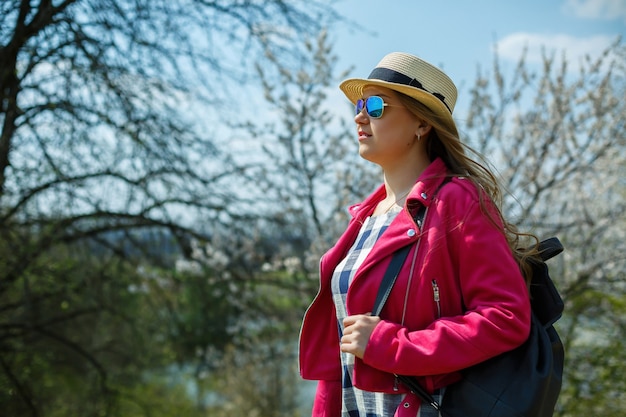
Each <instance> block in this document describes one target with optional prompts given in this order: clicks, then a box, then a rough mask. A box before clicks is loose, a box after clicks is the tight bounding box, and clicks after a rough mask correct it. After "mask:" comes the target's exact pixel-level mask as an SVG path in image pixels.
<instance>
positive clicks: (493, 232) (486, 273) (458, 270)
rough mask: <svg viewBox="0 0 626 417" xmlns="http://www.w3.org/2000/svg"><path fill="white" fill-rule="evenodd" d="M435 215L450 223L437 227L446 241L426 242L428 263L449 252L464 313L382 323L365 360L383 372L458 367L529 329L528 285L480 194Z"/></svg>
mask: <svg viewBox="0 0 626 417" xmlns="http://www.w3.org/2000/svg"><path fill="white" fill-rule="evenodd" d="M444 188H445V187H444ZM487 204H489V203H487ZM488 207H489V206H488ZM491 209H492V210H495V208H493V206H491ZM461 213H462V214H461ZM494 213H495V211H494ZM432 217H433V218H435V219H431V220H435V221H436V220H437V217H438V218H439V221H440V222H439V223H436V224H439V225H443V224H446V227H443V229H445V230H444V231H440V233H445V236H444V237H443V238H442V239H445V241H446V243H445V244H444V245H441V244H440V245H438V246H436V245H432V244H431V242H426V243H425V247H426V248H428V255H426V258H424V262H429V261H431V262H435V261H438V260H440V259H445V258H448V259H447V262H449V263H450V265H452V267H451V268H450V269H449V271H450V275H452V276H448V277H445V282H446V283H447V286H446V290H447V291H454V292H456V293H457V294H456V295H455V297H457V298H458V301H457V305H458V306H459V307H458V310H459V311H458V312H457V314H455V315H447V316H445V315H443V316H442V317H441V318H439V319H436V320H435V321H434V322H432V323H431V324H430V325H429V326H427V327H426V328H424V329H421V330H416V331H409V330H408V329H407V328H406V327H403V326H402V325H400V324H397V323H392V322H389V321H385V320H383V321H381V322H380V323H379V324H378V325H377V326H376V328H375V329H374V332H373V333H372V335H371V337H370V341H369V342H368V345H367V348H366V351H365V356H364V358H363V360H364V362H365V363H366V364H367V365H369V366H372V367H374V368H377V369H380V370H382V371H385V372H391V373H395V374H405V375H416V376H427V375H439V374H445V373H450V372H455V371H458V370H460V369H463V368H466V367H468V366H471V365H474V364H476V363H478V362H481V361H484V360H486V359H488V358H490V357H493V356H496V355H498V354H500V353H502V352H505V351H507V350H511V349H513V348H515V347H517V346H519V345H520V344H521V343H523V342H524V340H526V338H527V337H528V334H529V330H530V301H529V298H528V292H527V289H526V284H525V282H524V279H523V278H522V275H521V272H520V270H519V267H518V265H517V262H516V261H515V259H514V257H513V255H512V253H511V251H510V249H509V246H508V244H507V242H506V238H505V236H504V234H503V233H502V230H501V227H500V226H499V225H496V224H494V222H493V221H491V220H490V219H489V218H488V217H487V216H486V215H485V213H483V211H482V209H481V207H480V203H479V202H478V200H477V199H475V198H465V199H463V198H449V199H448V203H446V204H441V205H440V206H439V207H437V208H436V212H435V213H433V215H432ZM441 219H447V220H446V221H447V223H444V221H443V220H441ZM451 219H452V221H450V220H451ZM496 219H497V217H496ZM427 222H428V219H427ZM431 224H432V223H431ZM426 226H427V227H428V223H427V225H426ZM439 237H441V236H439ZM429 238H430V237H429ZM435 246H436V247H435ZM433 248H434V249H433ZM420 250H422V248H420ZM431 251H432V253H431ZM437 251H444V252H445V253H444V254H437V253H436V252H437ZM420 279H429V278H428V277H420ZM459 293H460V294H459ZM461 306H462V307H461ZM420 308H426V306H424V307H420ZM444 314H445V313H444Z"/></svg>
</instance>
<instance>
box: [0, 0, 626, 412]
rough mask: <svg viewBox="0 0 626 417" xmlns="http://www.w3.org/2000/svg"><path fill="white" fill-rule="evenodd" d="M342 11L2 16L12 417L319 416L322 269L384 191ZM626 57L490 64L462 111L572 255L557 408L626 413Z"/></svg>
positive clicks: (0, 390)
mask: <svg viewBox="0 0 626 417" xmlns="http://www.w3.org/2000/svg"><path fill="white" fill-rule="evenodd" d="M338 19H340V17H339V16H336V15H335V14H334V12H333V10H332V8H331V7H330V2H325V1H319V2H318V1H314V2H311V1H306V2H305V1H299V0H297V1H290V2H283V1H279V0H276V1H274V0H270V1H255V0H249V1H242V2H227V1H199V0H197V1H187V2H171V1H162V0H153V1H126V0H107V1H88V0H82V1H81V0H77V1H41V2H38V3H37V2H29V1H18V0H12V1H11V0H9V1H5V2H2V3H1V5H0V96H1V100H0V106H1V107H0V109H1V111H0V122H1V126H2V128H1V129H2V130H1V134H0V410H2V414H3V415H7V416H42V417H43V416H45V417H49V416H53V417H55V416H81V417H82V416H146V415H151V416H173V415H177V416H178V415H185V416H208V415H211V416H222V415H223V416H226V415H232V414H233V413H237V414H241V415H252V416H254V415H257V416H270V417H271V416H296V415H306V413H307V412H308V409H309V407H310V401H311V399H310V398H309V396H307V391H306V389H303V387H305V388H307V387H308V386H307V385H302V384H300V381H299V377H298V375H297V361H296V339H297V334H298V326H299V324H300V319H301V317H302V313H303V311H304V309H305V308H306V306H307V305H308V303H309V302H310V300H311V299H312V297H313V296H314V294H315V291H316V288H317V276H316V273H317V261H318V259H319V256H320V255H321V254H322V253H323V251H324V250H325V249H326V248H327V247H328V246H329V245H331V244H332V242H333V240H334V239H335V238H336V236H337V235H338V233H340V231H341V230H342V228H343V226H344V225H345V222H346V219H347V218H346V212H345V207H346V206H347V205H348V204H350V203H353V202H355V201H358V199H360V198H361V197H363V196H364V195H366V194H368V193H369V192H370V191H371V190H372V189H373V188H374V187H375V185H377V183H378V181H379V175H378V172H377V171H376V169H375V168H374V167H372V166H370V165H367V164H365V163H364V162H363V161H361V160H360V159H359V158H358V155H357V154H356V147H355V145H354V140H353V139H354V138H353V135H354V134H353V122H352V119H351V117H350V115H351V110H350V107H349V106H348V104H346V107H345V111H344V109H342V108H337V106H336V105H335V104H333V103H334V101H333V99H332V97H331V96H330V94H334V92H335V91H336V85H337V84H338V82H339V80H341V79H343V78H344V77H345V76H346V75H347V72H348V71H349V70H348V71H347V70H345V69H338V68H337V60H336V57H335V56H334V54H333V51H332V39H331V36H330V34H331V33H332V32H331V31H327V30H326V28H332V25H333V23H334V22H336V21H337V20H338ZM624 58H626V51H625V48H624V45H623V44H621V43H620V42H619V41H617V42H616V43H615V45H614V46H613V47H612V48H610V49H609V50H607V51H606V52H605V54H604V55H603V56H602V57H600V58H599V59H598V60H596V61H592V60H589V61H587V62H585V63H583V65H582V67H581V70H580V71H577V72H576V71H572V70H571V68H568V67H567V63H564V64H558V62H559V60H557V59H555V57H554V56H552V55H550V54H548V53H547V54H546V56H545V57H544V66H543V67H541V68H531V66H530V65H528V64H527V63H526V62H525V59H524V57H523V56H522V57H520V61H519V65H518V66H517V68H516V70H515V71H513V72H512V73H508V72H505V71H503V70H502V69H501V68H500V65H499V62H498V58H497V56H496V57H495V59H494V64H493V66H492V67H490V68H489V69H488V70H483V69H479V71H478V74H477V78H476V81H475V83H474V85H473V87H472V88H471V89H470V94H471V97H472V103H471V105H470V110H469V113H468V114H467V116H466V118H464V120H459V123H460V128H461V131H462V132H463V135H464V138H465V139H467V141H468V142H469V143H470V145H472V146H473V147H474V148H476V149H478V150H479V151H480V152H482V153H483V154H485V155H486V156H487V158H488V159H489V160H491V161H492V162H493V164H494V165H495V167H496V168H497V169H498V170H499V172H500V173H501V176H502V181H503V183H504V184H505V185H506V186H507V188H508V189H509V191H510V193H511V194H510V196H508V197H507V198H506V199H505V201H504V207H505V211H506V212H507V213H508V214H509V215H510V216H512V217H513V218H514V219H515V220H516V221H517V223H518V224H520V227H522V228H523V229H527V230H530V231H533V232H535V233H536V234H538V235H539V236H541V237H548V236H552V235H556V236H558V237H559V238H560V239H561V240H562V242H563V243H564V245H565V247H566V252H565V255H564V256H561V257H559V258H558V259H555V260H554V261H551V262H552V263H551V270H552V275H553V277H554V279H555V281H556V284H557V286H558V287H559V289H560V291H561V292H562V294H563V296H564V298H565V299H566V303H567V304H566V313H565V316H564V318H563V319H562V320H561V321H560V322H559V323H558V328H559V330H560V332H561V335H562V336H563V339H564V341H565V343H566V348H567V363H566V375H565V384H564V389H563V394H562V396H561V400H560V402H559V405H558V410H557V415H560V416H583V415H587V414H588V413H589V411H590V410H593V412H594V413H602V414H603V415H607V416H618V415H619V416H621V415H622V414H623V412H624V411H625V410H626V398H625V397H624V392H626V386H624V384H625V383H624V382H622V379H623V378H621V377H620V376H621V375H622V374H623V373H624V371H625V369H624V363H626V361H625V359H626V357H625V355H626V354H624V352H625V351H626V349H624V340H626V337H625V336H626V334H625V331H626V329H625V322H624V317H625V315H624V313H625V309H626V304H625V303H626V296H625V291H626V276H625V275H624V271H625V270H626V265H625V262H626V258H625V257H624V255H623V253H624V250H625V249H626V248H625V247H624V246H625V243H624V242H625V238H626V236H624V235H625V234H626V218H625V216H626V215H625V214H624V213H625V210H624V203H625V197H626V190H625V185H626V184H625V182H626V175H625V169H626V168H625V167H626V160H625V159H626V139H625V138H626V135H625V120H626V117H625V115H626V109H625V108H624V100H623V97H624V96H625V93H626V88H625V86H626V84H625V81H626V80H625V78H624V76H625V74H626V68H625V64H624V62H626V60H625V59H624ZM242 98H243V99H242ZM242 103H243V105H241V104H242Z"/></svg>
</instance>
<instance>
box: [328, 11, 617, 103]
mask: <svg viewBox="0 0 626 417" xmlns="http://www.w3.org/2000/svg"><path fill="white" fill-rule="evenodd" d="M336 8H337V10H338V11H339V12H340V13H341V14H342V15H343V16H345V17H346V18H347V19H350V20H351V21H352V23H346V24H343V25H341V26H340V27H339V28H338V29H339V30H335V31H333V35H332V36H333V37H334V48H335V49H334V52H335V53H336V54H337V55H338V57H339V66H338V69H347V68H350V67H354V70H353V71H352V72H351V73H350V76H354V77H363V78H366V77H367V76H368V74H369V72H370V71H371V70H372V69H373V68H374V67H375V66H376V64H377V63H378V62H379V61H380V60H381V59H382V57H383V56H384V55H386V54H387V53H389V52H408V53H411V54H414V55H417V56H419V57H421V58H423V59H425V60H426V61H429V62H430V63H432V64H434V65H437V66H439V67H440V68H442V69H443V70H444V71H445V72H446V73H447V74H448V75H449V76H450V77H451V78H452V80H454V82H455V83H456V85H457V88H458V89H459V100H458V104H457V111H455V115H456V113H457V112H463V111H464V110H463V107H466V106H467V103H468V100H469V98H468V94H467V90H468V89H469V88H470V87H471V86H472V85H473V82H474V80H475V77H476V74H477V68H478V67H479V66H480V68H481V69H482V70H483V71H490V70H491V66H492V64H493V59H494V47H496V45H497V50H498V55H499V57H500V59H501V63H502V64H503V65H502V67H503V69H504V70H506V68H507V66H509V67H510V68H513V67H514V65H515V63H517V61H518V60H519V58H520V57H521V55H522V51H523V49H524V48H525V47H526V48H528V55H527V57H528V62H529V63H533V62H541V50H542V48H545V50H546V51H552V52H556V53H557V56H561V54H562V53H563V52H564V53H565V56H566V59H567V60H568V61H569V62H570V65H571V66H572V69H574V68H575V67H576V64H577V63H578V62H580V59H581V57H582V56H584V54H590V55H591V56H597V55H598V53H599V52H600V51H602V50H603V49H604V48H606V47H607V46H608V45H609V44H610V43H611V42H613V41H614V40H615V39H616V38H617V37H618V36H621V38H622V43H626V0H440V1H433V0H431V1H424V0H342V1H338V2H337V3H336Z"/></svg>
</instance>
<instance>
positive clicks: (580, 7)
mask: <svg viewBox="0 0 626 417" xmlns="http://www.w3.org/2000/svg"><path fill="white" fill-rule="evenodd" d="M561 10H562V11H563V12H564V13H566V14H568V15H574V16H576V17H581V18H584V19H607V20H613V19H621V20H623V21H624V22H626V1H624V0H566V1H565V2H564V3H563V5H562V6H561Z"/></svg>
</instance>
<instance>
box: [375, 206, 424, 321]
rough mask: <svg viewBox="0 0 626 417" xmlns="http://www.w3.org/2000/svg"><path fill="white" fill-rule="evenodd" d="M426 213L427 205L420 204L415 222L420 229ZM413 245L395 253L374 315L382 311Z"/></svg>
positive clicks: (377, 298)
mask: <svg viewBox="0 0 626 417" xmlns="http://www.w3.org/2000/svg"><path fill="white" fill-rule="evenodd" d="M425 214H426V207H425V206H420V208H419V209H418V211H417V213H416V215H415V223H416V224H417V225H418V226H419V228H420V230H421V228H422V224H423V223H424V215H425ZM411 246H413V245H406V246H405V247H403V248H402V249H400V250H397V251H396V252H395V253H394V254H393V257H392V258H391V262H389V266H388V267H387V270H386V271H385V275H384V276H383V280H382V281H381V283H380V287H378V294H376V301H375V302H374V308H373V309H372V316H380V312H381V311H382V309H383V306H384V305H385V303H386V302H387V298H388V297H389V294H390V293H391V289H392V288H393V284H394V283H395V282H396V278H398V274H399V273H400V269H401V268H402V265H403V264H404V261H405V260H406V257H407V255H408V254H409V251H410V250H411Z"/></svg>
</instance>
